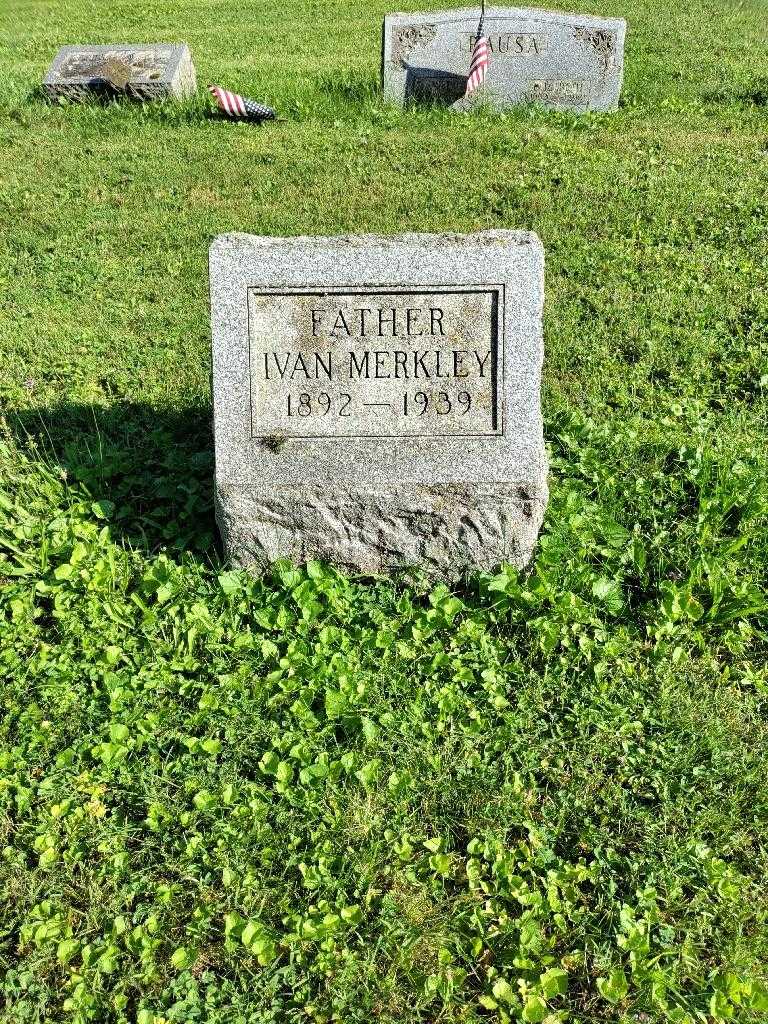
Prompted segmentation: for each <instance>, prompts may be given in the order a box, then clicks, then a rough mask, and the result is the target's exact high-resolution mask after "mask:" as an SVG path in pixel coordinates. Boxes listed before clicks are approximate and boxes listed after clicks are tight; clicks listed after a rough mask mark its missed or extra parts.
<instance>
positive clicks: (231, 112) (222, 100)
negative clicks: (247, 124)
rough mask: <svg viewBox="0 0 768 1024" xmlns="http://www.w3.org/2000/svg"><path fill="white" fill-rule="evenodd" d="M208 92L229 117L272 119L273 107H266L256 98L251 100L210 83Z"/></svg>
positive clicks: (257, 119) (273, 114) (252, 119)
mask: <svg viewBox="0 0 768 1024" xmlns="http://www.w3.org/2000/svg"><path fill="white" fill-rule="evenodd" d="M208 92H209V93H210V94H211V95H212V96H213V98H214V99H215V100H216V106H217V107H218V108H219V110H220V111H221V112H222V114H225V115H226V116H227V117H232V118H238V119H241V120H246V121H272V120H274V117H275V112H274V110H273V109H272V108H271V107H265V106H264V104H263V103H257V102H256V100H249V99H248V98H247V97H246V96H238V94H237V93H236V92H229V90H227V89H222V88H221V86H219V85H209V86H208Z"/></svg>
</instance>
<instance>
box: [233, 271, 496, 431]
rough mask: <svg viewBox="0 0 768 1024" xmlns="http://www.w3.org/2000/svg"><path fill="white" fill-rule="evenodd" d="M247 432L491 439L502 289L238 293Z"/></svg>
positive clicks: (494, 409)
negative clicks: (241, 297)
mask: <svg viewBox="0 0 768 1024" xmlns="http://www.w3.org/2000/svg"><path fill="white" fill-rule="evenodd" d="M248 314H249V316H248V319H249V361H250V391H251V434H252V436H253V437H255V438H272V437H275V436H277V437H285V438H288V437H389V436H403V435H405V436H441V435H446V434H454V435H464V436H494V435H498V434H501V433H502V409H501V403H500V401H499V397H498V396H499V390H500V389H499V374H500V373H501V372H502V365H503V360H502V352H501V342H500V339H501V338H502V337H503V324H501V326H500V320H501V319H502V318H503V315H504V308H503V288H502V287H501V286H498V287H497V286H488V285H482V286H478V287H476V288H473V287H462V288H448V287H447V288H445V289H442V288H441V289H439V290H435V291H428V292H427V291H423V292H422V291H398V290H389V289H388V290H386V291H385V290H377V289H365V290H363V291H354V292H353V291H349V290H346V291H345V290H342V289H339V290H330V291H326V290H322V291H320V290H317V291H309V290H301V291H290V290H288V289H286V290H284V291H280V292H276V291H263V290H259V289H257V288H251V289H249V292H248Z"/></svg>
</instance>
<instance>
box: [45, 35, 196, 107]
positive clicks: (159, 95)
mask: <svg viewBox="0 0 768 1024" xmlns="http://www.w3.org/2000/svg"><path fill="white" fill-rule="evenodd" d="M196 89H197V82H196V77H195V68H194V65H193V63H192V56H191V54H190V52H189V47H188V46H186V45H185V44H184V43H178V44H177V43H148V44H146V45H134V46H122V45H111V44H110V45H106V46H64V47H62V48H61V50H59V52H58V53H57V54H56V57H55V58H54V60H53V63H52V64H51V66H50V67H49V69H48V71H47V73H46V76H45V78H44V79H43V91H44V92H45V93H46V95H47V96H48V97H49V98H51V99H57V98H58V97H60V96H62V97H65V98H67V99H70V100H78V99H85V98H87V97H88V96H91V95H94V94H101V93H110V92H118V93H125V94H126V95H128V96H132V97H133V98H134V99H140V100H150V99H163V98H166V97H170V98H173V99H183V98H185V97H187V96H192V95H194V93H195V91H196Z"/></svg>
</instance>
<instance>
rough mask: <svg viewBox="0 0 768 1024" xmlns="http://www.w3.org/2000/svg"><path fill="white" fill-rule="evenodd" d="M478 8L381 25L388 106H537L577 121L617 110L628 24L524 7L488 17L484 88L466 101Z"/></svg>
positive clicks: (392, 18) (397, 18)
mask: <svg viewBox="0 0 768 1024" xmlns="http://www.w3.org/2000/svg"><path fill="white" fill-rule="evenodd" d="M478 22H479V8H478V7H467V8H462V9H461V10H452V11H430V12H429V13H426V14H390V15H387V17H386V18H385V19H384V40H383V56H382V80H383V89H384V97H385V99H388V100H391V101H393V102H396V103H400V104H403V103H405V102H406V101H407V100H409V99H415V100H423V99H428V100H433V101H438V102H443V103H451V104H454V105H455V106H456V107H457V108H458V109H464V108H466V107H467V106H470V105H471V104H473V103H476V102H478V101H482V100H485V101H487V102H490V103H492V104H493V105H494V106H497V107H508V106H514V105H517V104H521V103H531V102H536V103H541V104H543V105H544V106H546V107H551V108H553V109H556V110H571V111H576V112H577V113H581V112H584V111H587V110H597V111H601V110H602V111H605V110H615V109H616V108H617V106H618V103H619V94H620V92H621V81H622V76H623V69H624V37H625V34H626V27H627V26H626V22H625V21H624V20H623V19H619V18H599V17H594V16H591V15H586V14H564V13H562V12H560V11H543V10H537V9H535V8H527V7H493V8H489V9H488V11H487V12H486V15H485V35H486V38H487V40H488V49H489V59H490V63H489V68H488V75H487V78H486V81H485V84H484V86H483V87H482V88H481V89H480V90H478V92H477V93H476V94H475V96H474V97H473V99H471V100H469V101H466V100H464V99H463V96H464V91H465V88H466V82H467V74H468V70H469V63H470V59H471V56H472V49H473V47H474V45H475V41H476V39H477V29H478Z"/></svg>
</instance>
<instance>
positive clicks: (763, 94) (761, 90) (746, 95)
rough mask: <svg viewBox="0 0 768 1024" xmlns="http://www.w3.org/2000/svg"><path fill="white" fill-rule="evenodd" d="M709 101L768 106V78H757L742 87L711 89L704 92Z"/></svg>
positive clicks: (748, 105)
mask: <svg viewBox="0 0 768 1024" xmlns="http://www.w3.org/2000/svg"><path fill="white" fill-rule="evenodd" d="M704 99H705V100H707V101H708V102H709V103H739V104H742V105H743V106H746V107H768V78H766V77H761V78H757V79H755V81H754V82H751V83H750V84H749V85H748V86H746V87H745V88H741V89H734V88H728V87H725V88H719V89H711V90H710V91H709V92H707V93H705V94H704Z"/></svg>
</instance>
